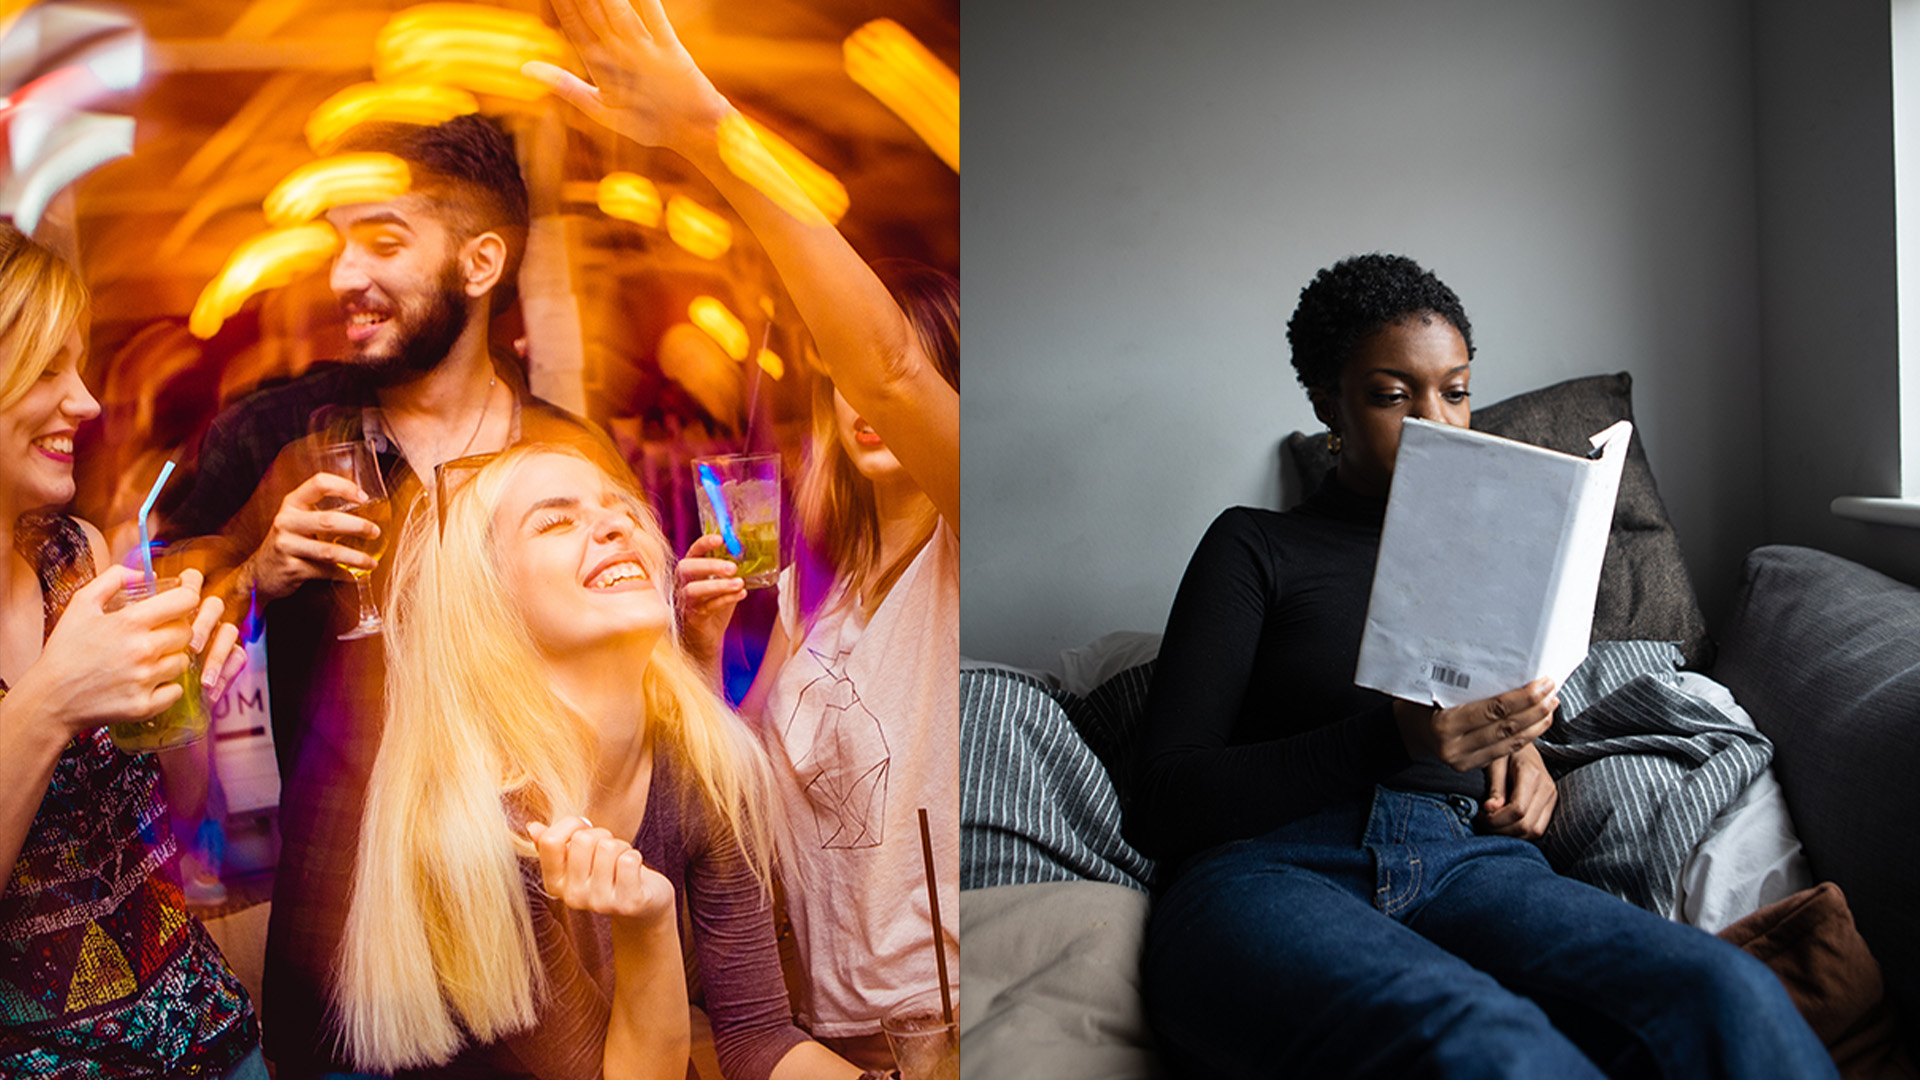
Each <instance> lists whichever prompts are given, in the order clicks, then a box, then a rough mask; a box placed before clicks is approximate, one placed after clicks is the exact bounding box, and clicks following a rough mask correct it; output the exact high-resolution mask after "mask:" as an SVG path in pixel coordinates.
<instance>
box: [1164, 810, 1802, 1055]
mask: <svg viewBox="0 0 1920 1080" xmlns="http://www.w3.org/2000/svg"><path fill="white" fill-rule="evenodd" d="M1475 810H1476V807H1475V805H1474V803H1473V801H1472V800H1470V799H1465V798H1460V797H1458V796H1453V797H1448V796H1440V795H1417V794H1410V793H1405V792H1397V791H1389V790H1387V789H1384V788H1380V789H1376V791H1375V793H1374V797H1373V800H1372V803H1371V805H1368V804H1367V803H1365V802H1357V803H1348V804H1342V805H1339V806H1335V807H1332V808H1330V809H1327V810H1323V811H1321V812H1320V813H1318V814H1315V815H1313V816H1311V817H1307V818H1304V819H1302V820H1300V821H1296V822H1293V823H1291V824H1288V825H1285V826H1282V827H1281V828H1279V829H1276V830H1274V831H1273V832H1271V833H1269V834H1267V835H1265V836H1262V837H1259V838H1256V839H1252V840H1241V841H1237V842H1234V843H1231V844H1225V845H1222V846H1221V847H1219V848H1216V849H1214V850H1212V851H1209V852H1206V853H1204V854H1202V855H1200V856H1198V857H1196V858H1195V859H1194V860H1193V861H1192V862H1191V863H1190V864H1189V865H1188V866H1186V867H1185V868H1183V869H1182V871H1181V873H1180V875H1179V877H1178V879H1177V880H1176V881H1175V882H1174V883H1173V885H1172V886H1171V887H1170V888H1168V889H1167V891H1166V893H1165V895H1164V896H1162V897H1160V898H1159V899H1158V900H1157V901H1156V903H1155V904H1154V908H1153V914H1152V917H1151V920H1150V922H1149V924H1148V928H1147V944H1146V952H1145V957H1144V959H1143V961H1142V969H1143V970H1142V974H1143V979H1144V984H1145V985H1144V996H1145V998H1146V1008H1147V1017H1148V1019H1149V1020H1150V1021H1151V1023H1152V1025H1153V1027H1154V1030H1155V1032H1156V1033H1157V1034H1158V1035H1159V1037H1160V1040H1161V1045H1162V1048H1163V1050H1165V1051H1166V1056H1167V1058H1168V1060H1169V1063H1170V1064H1172V1065H1173V1066H1174V1067H1175V1069H1176V1070H1178V1071H1181V1072H1184V1073H1191V1074H1192V1075H1196V1076H1209V1077H1242V1076H1246V1077H1253V1076H1316V1077H1318V1076H1326V1077H1342V1076H1354V1077H1361V1076H1367V1077H1376V1076H1377V1077H1394V1078H1399V1077H1413V1076H1421V1077H1426V1076H1435V1077H1515V1078H1532V1077H1597V1076H1602V1075H1611V1076H1616V1077H1618V1076H1659V1075H1664V1076H1668V1077H1701V1078H1710V1077H1741V1078H1759V1077H1782V1078H1786V1077H1791V1078H1794V1080H1805V1078H1808V1077H1833V1076H1836V1075H1837V1074H1836V1073H1835V1071H1834V1067H1833V1062H1832V1060H1831V1059H1830V1058H1829V1057H1828V1056H1827V1053H1826V1050H1825V1048H1823V1047H1822V1046H1821V1044H1820V1041H1819V1039H1818V1038H1816V1037H1815V1036H1814V1034H1813V1032H1812V1030H1811V1029H1809V1028H1808V1027H1807V1025H1806V1022H1805V1021H1804V1020H1802V1019H1801V1018H1800V1014H1799V1013H1798V1012H1796V1011H1795V1009H1794V1007H1793V1004H1792V1003H1791V1002H1790V1001H1789V1000H1788V999H1787V995H1786V991H1785V990H1784V989H1783V988H1782V987H1781V985H1780V983H1779V981H1778V980H1777V979H1775V978H1774V976H1773V973H1772V972H1770V971H1768V970H1767V968H1766V966H1765V965H1763V964H1761V963H1760V962H1759V961H1758V960H1755V959H1753V958H1752V957H1750V956H1748V955H1747V954H1745V953H1743V952H1741V951H1740V950H1739V949H1737V948H1735V947H1733V946H1732V945H1729V944H1727V943H1726V942H1724V941H1721V940H1720V939H1719V938H1716V937H1714V936H1713V935H1711V934H1707V933H1704V932H1702V931H1700V930H1697V929H1694V928H1693V927H1689V926H1683V925H1681V924H1679V923H1673V922H1669V921H1667V920H1666V919H1663V918H1661V917H1659V916H1658V915H1655V914H1653V913H1651V912H1648V911H1643V910H1641V909H1640V908H1636V907H1633V906H1632V905H1630V904H1627V903H1626V902H1624V901H1622V900H1618V899H1616V898H1614V897H1612V896H1609V895H1607V894H1606V893H1603V892H1601V891H1599V890H1598V889H1594V888H1591V887H1589V886H1587V885H1583V884H1581V883H1580V882H1577V881H1573V880H1571V879H1569V878H1564V877H1561V876H1559V875H1558V874H1555V873H1554V872H1553V869H1552V868H1551V867H1549V866H1548V865H1547V861H1546V859H1545V858H1544V857H1543V856H1542V855H1541V854H1540V852H1539V851H1538V850H1537V849H1535V848H1534V847H1533V845H1531V844H1529V843H1526V842H1525V841H1522V840H1515V839H1511V838H1508V837H1500V836H1475V835H1474V833H1473V817H1474V813H1475Z"/></svg>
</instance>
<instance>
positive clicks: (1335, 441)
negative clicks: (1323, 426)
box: [1327, 431, 1340, 454]
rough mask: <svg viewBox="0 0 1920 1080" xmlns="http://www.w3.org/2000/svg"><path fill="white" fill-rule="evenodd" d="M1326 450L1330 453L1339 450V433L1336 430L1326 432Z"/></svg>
mask: <svg viewBox="0 0 1920 1080" xmlns="http://www.w3.org/2000/svg"><path fill="white" fill-rule="evenodd" d="M1327 452H1328V453H1330V454H1338V453H1339V452H1340V433H1339V432H1337V431H1329V432H1327Z"/></svg>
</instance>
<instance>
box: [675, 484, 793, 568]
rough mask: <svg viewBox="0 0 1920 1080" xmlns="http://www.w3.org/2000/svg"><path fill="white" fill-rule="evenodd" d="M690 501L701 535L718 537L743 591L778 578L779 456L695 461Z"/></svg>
mask: <svg viewBox="0 0 1920 1080" xmlns="http://www.w3.org/2000/svg"><path fill="white" fill-rule="evenodd" d="M693 497H694V501H695V503H696V504H698V507H699V510H700V531H701V532H703V533H713V534H715V535H717V536H719V537H720V539H721V543H722V550H723V551H724V552H725V553H726V557H727V558H730V559H732V560H733V561H734V562H735V563H737V564H738V565H739V567H740V577H741V579H742V580H743V581H745V582H746V583H747V588H749V589H761V588H766V587H767V586H770V585H772V584H773V583H774V582H775V581H776V580H777V579H778V578H779V576H780V455H779V454H735V455H731V456H727V457H703V458H695V459H694V460H693ZM720 554H721V553H720V552H714V557H716V558H717V557H719V556H720Z"/></svg>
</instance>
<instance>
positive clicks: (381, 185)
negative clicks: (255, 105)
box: [261, 153, 413, 229]
mask: <svg viewBox="0 0 1920 1080" xmlns="http://www.w3.org/2000/svg"><path fill="white" fill-rule="evenodd" d="M412 182H413V180H412V174H411V173H410V172H409V171H408V170H407V163H406V162H404V161H401V160H400V159H399V158H397V157H394V156H393V155H392V154H378V153H368V154H340V155H337V156H335V157H329V158H321V159H320V160H319V161H310V162H308V163H306V164H305V165H302V166H300V167H299V168H298V169H295V170H294V171H293V172H291V173H289V174H287V178H286V179H285V180H282V181H280V183H278V184H276V185H274V189H273V190H272V191H270V192H268V193H267V198H266V201H265V202H263V203H262V204H261V209H263V210H265V211H266V213H267V224H269V225H272V226H273V227H274V228H276V229H284V228H286V227H287V226H289V225H298V224H300V223H301V222H303V221H311V220H313V219H314V218H316V217H319V216H320V215H321V214H323V213H325V212H326V211H327V210H329V209H331V208H333V207H336V206H346V205H349V204H351V203H368V202H386V201H388V200H389V199H397V198H399V197H400V196H402V195H405V194H406V193H407V189H408V188H409V187H411V186H412Z"/></svg>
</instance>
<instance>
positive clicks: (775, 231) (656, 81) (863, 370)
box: [526, 0, 960, 532]
mask: <svg viewBox="0 0 1920 1080" xmlns="http://www.w3.org/2000/svg"><path fill="white" fill-rule="evenodd" d="M553 7H554V12H555V13H556V14H557V15H558V16H559V17H560V22H561V25H562V27H563V28H564V29H565V30H566V34H567V37H568V39H569V40H570V41H572V43H573V45H574V48H575V49H577V50H578V51H579V53H580V55H581V57H582V58H583V59H584V60H585V61H586V64H587V70H588V75H589V77H590V78H592V79H593V83H592V84H589V83H587V82H585V81H582V80H581V79H579V78H577V77H575V76H574V75H572V74H569V73H568V72H566V71H563V70H561V69H560V68H557V67H554V66H552V65H551V64H544V63H540V62H537V61H536V62H533V63H529V64H528V65H527V66H526V74H527V75H529V76H530V77H532V78H535V79H538V80H539V81H541V82H543V83H545V84H546V85H547V86H548V87H549V88H551V89H552V90H553V92H554V93H555V94H556V95H557V96H559V97H560V98H562V99H564V100H566V101H568V102H571V103H572V104H573V105H575V106H576V107H578V108H579V109H580V111H581V112H583V113H585V114H586V115H587V116H588V117H589V118H591V119H592V120H594V121H595V122H597V123H599V124H601V125H603V126H605V127H607V128H609V129H611V130H613V131H616V132H618V133H620V134H622V135H625V136H627V137H628V138H630V139H632V140H634V141H635V142H638V143H641V144H643V145H646V146H661V147H666V148H668V149H671V150H673V151H675V152H677V153H679V154H680V155H681V156H682V157H685V158H686V159H687V160H688V161H690V162H692V163H693V164H694V165H695V166H696V167H697V168H699V170H700V171H701V172H702V173H704V174H705V175H706V177H707V178H708V179H709V180H710V181H712V182H713V184H714V186H715V187H717V188H719V190H720V193H721V194H722V195H723V196H725V197H726V199H727V201H728V202H729V203H730V204H732V206H733V208H734V210H735V211H736V212H738V213H739V215H740V217H741V218H742V219H743V220H745V221H746V223H747V225H748V227H749V228H751V229H752V230H753V234H754V236H755V237H756V238H758V239H759V241H760V245H761V247H763V248H764V249H766V252H767V255H768V256H769V257H770V258H771V259H772V260H773V265H774V267H775V269H777V270H778V271H779V273H780V278H781V281H782V282H784V283H785V284H786V287H787V291H788V293H789V294H790V295H792V297H793V302H794V304H795V305H796V306H797V307H798V308H799V310H800V316H801V318H802V319H804V320H805V321H806V324H807V328H808V329H809V330H810V331H812V333H813V339H814V343H815V344H816V345H817V346H818V347H819V350H820V358H821V360H822V361H823V362H824V363H825V364H826V366H827V371H828V373H829V374H830V375H831V376H832V378H833V383H834V387H835V388H836V389H838V390H839V391H840V393H841V395H842V396H844V397H845V398H846V399H847V402H848V403H849V404H851V405H852V406H853V407H854V409H855V410H856V411H858V412H859V413H860V415H861V416H862V417H864V418H865V419H866V421H867V423H869V424H872V425H873V429H874V431H876V432H877V433H879V435H880V437H881V438H882V439H883V440H885V441H886V444H887V446H888V447H889V448H890V449H892V451H893V453H894V456H895V457H896V458H898V459H899V461H900V464H901V465H902V466H903V467H904V468H905V469H906V470H907V474H908V475H909V476H911V477H913V480H914V483H915V484H917V485H918V486H919V487H920V489H921V490H922V491H924V492H926V493H927V496H928V497H929V498H931V499H932V500H933V504H934V506H935V508H937V509H938V510H939V511H940V515H941V516H942V517H943V518H945V519H946V521H947V523H948V525H949V526H950V527H952V528H953V529H954V530H955V531H956V532H957V531H958V529H959V523H960V395H959V392H958V391H956V390H954V389H953V388H952V387H951V386H948V385H947V383H946V380H945V379H943V378H941V376H940V373H939V371H938V370H936V369H935V367H934V365H933V363H932V361H931V360H930V359H929V358H928V357H927V355H926V353H925V351H924V350H923V349H922V348H921V345H920V341H919V338H918V335H916V334H915V333H914V331H913V327H912V325H911V324H910V323H909V322H908V320H907V317H906V315H905V314H904V313H903V312H902V311H901V310H900V306H899V305H898V304H897V303H895V302H894V300H893V297H892V296H891V295H890V294H889V293H888V292H887V289H886V287H885V286H884V285H882V284H881V283H880V279H879V278H877V277H875V276H874V273H873V271H872V269H870V268H869V267H868V266H867V264H866V262H865V261H864V260H862V259H861V258H860V255H859V254H858V253H857V252H855V251H854V250H853V248H852V246H851V245H849V244H848V243H847V241H846V239H845V238H844V237H842V236H841V235H840V233H839V232H838V231H837V230H836V229H834V227H833V226H832V225H831V224H829V223H828V222H827V221H826V219H825V218H824V217H822V216H820V215H819V214H818V212H817V211H813V210H812V207H811V204H809V203H807V202H806V201H805V197H804V196H803V195H801V194H800V193H799V191H798V189H797V188H796V189H794V190H792V191H791V192H788V193H785V194H784V195H783V199H782V201H783V202H785V203H786V204H787V206H788V207H790V209H789V208H783V206H782V205H781V204H780V203H777V202H775V201H774V200H773V199H772V198H770V197H769V196H768V195H767V194H766V193H765V192H764V191H763V190H762V189H761V188H760V187H756V186H755V185H753V184H750V183H748V182H746V181H745V180H742V179H741V178H740V177H739V176H738V175H736V174H735V172H734V170H733V169H730V168H729V167H728V164H727V158H724V157H723V156H722V149H721V147H722V145H723V144H724V145H725V146H726V147H727V148H728V150H727V155H728V157H731V158H732V159H733V160H734V161H735V163H736V164H739V163H741V162H742V161H746V162H747V163H748V164H749V165H751V164H752V163H753V162H754V161H756V160H759V159H756V158H755V156H754V155H755V151H756V150H757V148H758V143H757V141H755V140H753V139H752V137H751V135H750V134H749V133H748V129H747V127H746V125H745V123H744V121H743V118H742V117H741V116H740V114H739V113H737V112H735V111H734V110H733V107H732V106H731V105H729V104H728V103H727V99H726V98H725V97H724V96H722V95H721V94H720V92H719V91H717V90H715V89H714V87H713V84H712V83H711V82H709V81H708V80H707V77H706V75H705V74H703V73H702V72H701V71H700V69H699V67H698V66H697V65H696V64H694V62H693V59H692V57H690V56H688V55H687V51H686V49H685V48H684V47H683V46H682V45H681V44H680V41H679V39H678V38H677V37H675V35H674V32H673V25H672V24H671V23H670V22H668V20H667V16H666V12H665V11H663V10H662V9H661V7H660V3H659V0H636V2H635V3H634V4H632V5H631V6H629V4H628V3H627V2H626V0H553ZM760 153H762V154H764V151H761V152H760ZM760 164H762V165H772V160H771V158H765V159H764V160H761V161H760ZM773 171H774V173H775V174H776V175H775V179H774V182H773V183H774V184H776V185H777V184H778V181H779V180H780V179H781V178H782V177H783V176H784V174H780V173H779V170H778V167H777V166H775V167H774V170H773Z"/></svg>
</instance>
